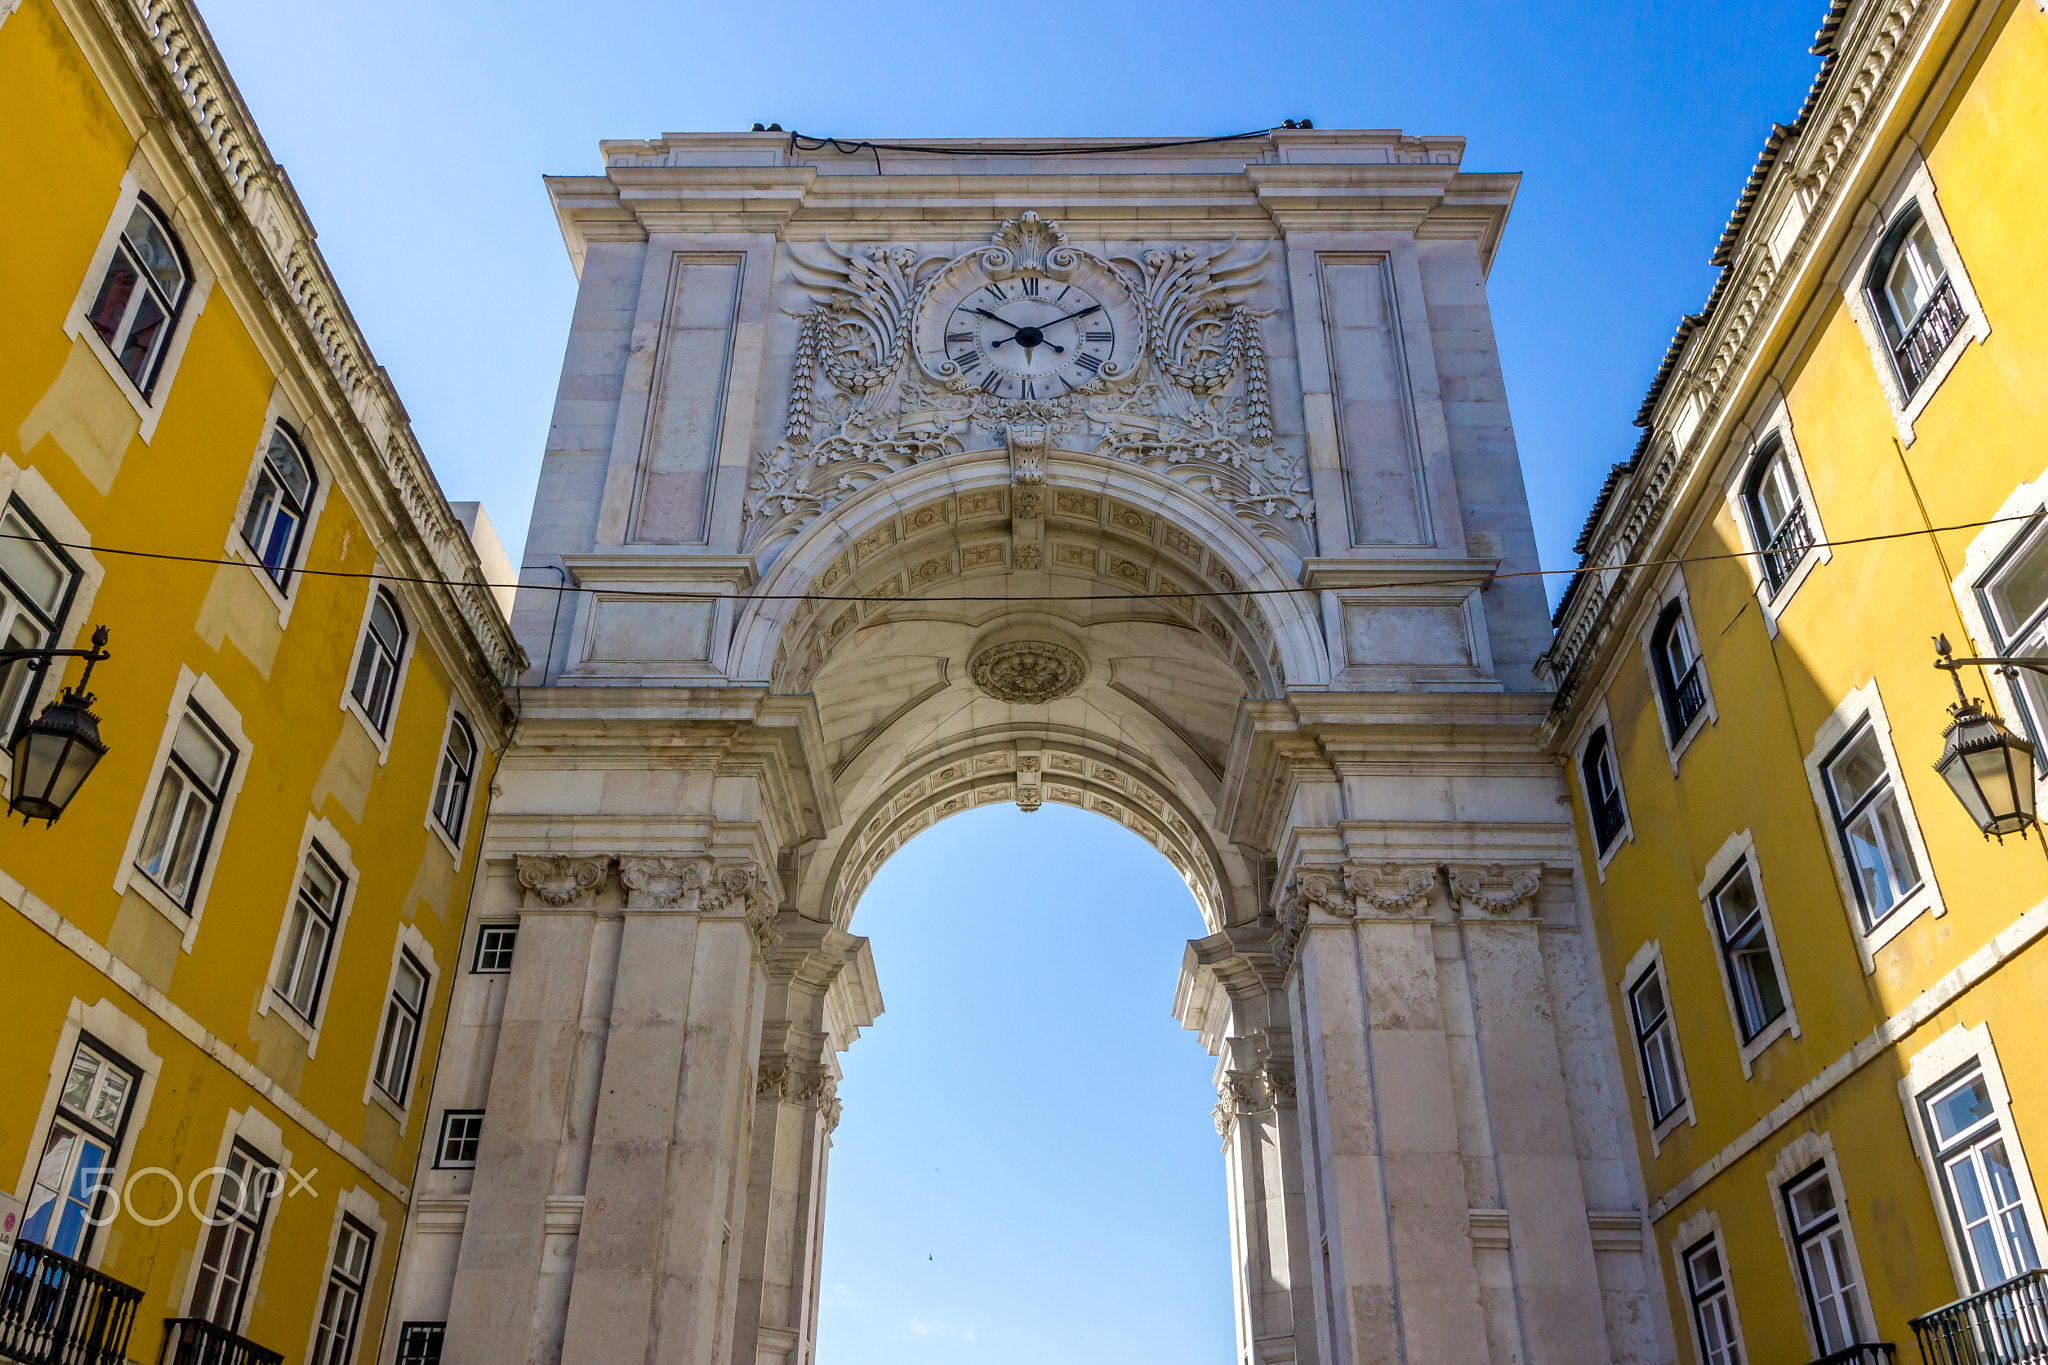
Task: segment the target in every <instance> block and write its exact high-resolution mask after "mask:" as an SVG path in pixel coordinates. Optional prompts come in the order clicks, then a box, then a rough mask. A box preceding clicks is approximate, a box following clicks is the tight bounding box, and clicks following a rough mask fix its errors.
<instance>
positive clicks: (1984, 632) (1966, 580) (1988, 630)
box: [1949, 470, 2048, 809]
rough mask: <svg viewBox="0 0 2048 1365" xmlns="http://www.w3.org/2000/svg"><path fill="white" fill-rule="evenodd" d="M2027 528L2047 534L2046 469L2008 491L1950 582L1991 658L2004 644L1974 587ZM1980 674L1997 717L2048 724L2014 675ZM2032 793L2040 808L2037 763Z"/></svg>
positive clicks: (2043, 789) (1975, 638)
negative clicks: (2024, 696)
mask: <svg viewBox="0 0 2048 1365" xmlns="http://www.w3.org/2000/svg"><path fill="white" fill-rule="evenodd" d="M2029 532H2037V533H2038V534H2041V535H2048V470H2043V471H2042V473H2041V474H2040V476H2039V477H2038V478H2036V479H2034V480H2033V481H2032V482H2031V483H2023V484H2020V485H2019V486H2018V487H2016V488H2014V489H2013V490H2012V492H2011V493H2009V494H2007V495H2006V499H2005V501H2004V502H2003V503H2001V504H2000V505H1999V508H1998V512H1997V515H1996V516H1994V517H1993V518H1992V524H1991V525H1988V526H1986V527H1985V528H1984V529H1983V530H1981V531H1979V532H1978V533H1977V534H1976V535H1975V536H1974V537H1972V538H1971V540H1970V544H1969V548H1968V549H1966V550H1965V551H1964V552H1963V566H1962V571H1961V572H1960V573H1958V574H1957V575H1956V577H1955V580H1954V581H1953V582H1952V583H1950V584H1949V590H1950V592H1951V593H1953V594H1954V596H1955V600H1956V610H1957V611H1958V612H1959V613H1960V614H1961V616H1962V618H1963V627H1964V631H1965V633H1966V634H1967V635H1968V636H1969V639H1970V642H1971V644H1972V646H1973V649H1972V652H1973V653H1975V654H1978V655H1981V656H1985V657H1992V656H1996V655H1998V654H1999V652H2000V651H2001V649H2003V648H2004V646H2003V645H2001V644H2000V643H1999V639H1998V633H1997V632H1996V631H1995V630H1994V629H1993V628H1992V625H1991V622H1990V621H1989V620H1988V619H1987V618H1986V616H1985V612H1984V603H1983V601H1982V600H1981V599H1980V598H1979V597H1978V596H1977V590H1978V587H1979V585H1981V584H1983V583H1984V582H1985V581H1986V580H1987V579H1988V578H1989V577H1990V575H1991V566H1992V565H1993V564H1995V563H1996V562H1997V561H1998V560H1999V559H2000V558H2001V557H2003V556H2004V554H2005V553H2006V551H2007V550H2009V549H2011V548H2013V546H2014V545H2015V543H2016V542H2018V541H2019V540H2020V539H2021V538H2023V537H2025V536H2026V535H2027V534H2028V533H2029ZM1978 679H1979V681H1981V682H1982V683H1983V684H1984V686H1985V688H1986V690H1987V691H1989V692H1990V694H1991V696H1990V700H1991V704H1992V707H1993V709H1994V710H1995V711H1996V713H1997V714H1998V715H1999V716H2000V717H2001V718H2006V719H2011V720H2013V721H2015V722H2018V720H2019V718H2020V717H2021V716H2028V717H2030V718H2031V720H2032V721H2033V728H2034V729H2035V730H2036V731H2037V732H2039V731H2041V730H2042V729H2043V727H2048V715H2042V716H2035V715H2033V714H2032V712H2031V711H2030V710H2029V709H2028V708H2027V707H2026V706H2025V705H2024V704H2023V701H2022V698H2021V695H2020V693H2019V690H2018V689H2017V688H2016V687H2015V686H2014V685H2013V680H2012V679H2010V678H2007V677H2005V676H2004V675H2003V674H2002V673H2000V672H1999V671H1998V670H1997V669H1995V668H1986V669H1981V670H1979V673H1978ZM2034 795H2035V807H2036V809H2040V808H2041V800H2040V798H2041V797H2043V796H2048V782H2044V781H2043V779H2042V776H2041V772H2040V769H2039V767H2038V766H2037V767H2036V768H2035V772H2034Z"/></svg>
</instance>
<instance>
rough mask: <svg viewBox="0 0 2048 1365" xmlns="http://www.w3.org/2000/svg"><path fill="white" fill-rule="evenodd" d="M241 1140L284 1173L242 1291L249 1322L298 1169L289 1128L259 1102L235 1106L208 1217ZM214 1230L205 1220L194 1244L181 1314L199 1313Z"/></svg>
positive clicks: (219, 1152) (205, 1203)
mask: <svg viewBox="0 0 2048 1365" xmlns="http://www.w3.org/2000/svg"><path fill="white" fill-rule="evenodd" d="M236 1142H240V1143H241V1144H242V1145H243V1146H244V1147H247V1148H249V1149H250V1150H251V1151H254V1152H257V1153H260V1154H261V1155H262V1156H263V1158H264V1160H266V1161H268V1162H270V1163H271V1164H272V1165H274V1166H275V1167H276V1168H277V1172H278V1176H279V1182H278V1188H277V1190H276V1191H275V1192H273V1193H272V1195H271V1197H270V1206H269V1208H268V1209H267V1210H266V1211H265V1216H264V1219H263V1225H262V1227H260V1228H259V1229H258V1230H257V1236H256V1247H255V1250H254V1251H253V1252H252V1253H251V1254H250V1257H249V1269H248V1273H247V1276H246V1277H245V1280H244V1285H243V1289H242V1313H241V1317H242V1319H243V1321H244V1322H246V1321H247V1320H248V1312H249V1309H250V1307H251V1305H253V1304H254V1303H255V1301H256V1297H257V1291H258V1290H259V1289H260V1288H261V1287H262V1284H263V1266H264V1262H265V1261H266V1260H268V1259H269V1256H270V1239H271V1235H272V1234H273V1233H275V1232H276V1231H277V1224H278V1221H279V1213H280V1210H281V1208H282V1206H283V1204H284V1201H285V1199H286V1198H287V1195H286V1191H287V1190H288V1189H290V1188H291V1179H290V1177H289V1176H288V1175H287V1174H286V1173H287V1172H289V1171H290V1170H291V1168H292V1153H291V1149H290V1148H289V1147H287V1146H285V1145H284V1130H283V1129H282V1128H280V1127H278V1126H277V1125H276V1124H275V1123H272V1122H271V1121H270V1120H269V1119H267V1118H265V1117H264V1116H263V1115H262V1114H261V1113H260V1112H258V1111H257V1109H256V1108H255V1106H253V1105H252V1106H250V1107H249V1108H248V1109H230V1110H229V1111H228V1116H227V1122H226V1123H225V1124H224V1125H222V1129H221V1135H220V1146H219V1147H218V1148H217V1149H216V1150H215V1152H214V1157H213V1162H212V1166H211V1168H210V1169H212V1170H214V1171H215V1172H216V1174H215V1175H214V1177H213V1179H212V1180H211V1181H210V1182H208V1183H207V1185H206V1186H205V1190H206V1193H205V1194H204V1195H203V1196H202V1198H201V1202H200V1207H201V1208H202V1209H204V1210H205V1211H206V1216H208V1217H211V1216H212V1211H213V1208H214V1205H215V1204H217V1203H218V1202H219V1198H220V1184H221V1181H222V1180H223V1179H224V1178H225V1177H223V1176H222V1175H220V1174H219V1172H221V1171H224V1170H226V1169H227V1164H228V1155H229V1153H231V1152H232V1151H234V1148H235V1143H236ZM210 1231H211V1229H210V1228H208V1227H207V1226H206V1225H205V1224H204V1223H201V1224H200V1226H199V1236H198V1238H197V1240H196V1241H195V1242H194V1243H193V1247H192V1251H191V1264H190V1265H189V1266H187V1267H186V1270H185V1287H184V1289H183V1290H182V1291H181V1292H180V1293H179V1295H178V1312H177V1316H178V1317H181V1318H189V1317H192V1316H194V1314H193V1311H192V1309H193V1303H192V1299H193V1295H194V1294H195V1293H197V1292H198V1289H199V1276H200V1272H201V1270H202V1269H203V1262H204V1260H205V1251H206V1237H207V1234H208V1233H209V1232H210ZM233 1330H234V1331H236V1332H240V1331H241V1330H242V1329H241V1327H240V1326H237V1327H235V1328H234V1329H233Z"/></svg>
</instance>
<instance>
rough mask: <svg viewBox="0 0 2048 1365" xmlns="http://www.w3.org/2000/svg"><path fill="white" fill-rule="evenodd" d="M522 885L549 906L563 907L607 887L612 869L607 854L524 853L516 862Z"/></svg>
mask: <svg viewBox="0 0 2048 1365" xmlns="http://www.w3.org/2000/svg"><path fill="white" fill-rule="evenodd" d="M513 861H514V864H515V865H516V866H517V867H518V869H519V884H520V885H521V886H523V887H525V888H526V889H527V890H528V891H531V892H532V893H533V894H534V895H535V896H537V897H539V898H540V900H541V902H542V903H543V904H546V905H554V906H562V905H567V904H569V903H570V902H571V901H573V900H576V899H578V898H579V897H582V896H585V895H587V894H589V893H590V892H592V891H594V890H596V889H597V888H598V887H600V886H602V885H604V874H605V872H606V870H607V869H608V868H609V867H610V866H611V861H612V860H611V858H610V857H609V856H608V855H606V854H602V853H599V854H595V855H592V856H578V855H575V854H569V853H521V854H519V855H517V856H516V857H515V858H514V860H513Z"/></svg>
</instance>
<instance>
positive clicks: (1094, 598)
mask: <svg viewBox="0 0 2048 1365" xmlns="http://www.w3.org/2000/svg"><path fill="white" fill-rule="evenodd" d="M2040 515H2041V514H2040V513H2039V512H2038V511H2036V512H2022V513H2017V514H2015V515H2013V516H2009V517H1987V518H1986V519H1984V520H1983V521H1959V522H1954V523H1952V524H1950V525H1947V526H1916V527H1914V528H1912V529H1910V530H1905V531H1881V532H1878V533H1876V534H1874V535H1867V536H1848V537H1845V538H1843V539H1841V540H1816V541H1814V542H1813V543H1812V545H1811V547H1810V548H1812V549H1816V550H1818V549H1823V548H1826V549H1840V548H1844V547H1847V546H1851V545H1870V544H1875V543H1878V542H1881V541H1887V540H1905V539H1908V538H1910V537H1912V536H1934V535H1941V534H1944V533H1946V532H1949V531H1974V530H1978V529H1980V528H1982V527H1985V526H1999V525H2003V524H2004V523H2006V522H2012V521H2033V520H2034V519H2035V518H2037V517H2039V516H2040ZM0 539H4V540H29V541H36V542H39V543H41V544H45V545H56V546H59V547H61V548H63V549H67V550H82V551H85V552H86V553H88V554H93V555H122V556H125V557H128V558H132V559H152V560H160V561H163V562H167V563H173V564H201V565H221V564H239V565H241V566H242V567H244V568H250V569H257V570H259V571H262V566H260V565H258V564H256V563H255V562H254V561H252V560H248V559H237V558H227V557H215V556H208V555H181V554H173V553H171V552H169V551H165V550H138V549H134V548H131V547H128V546H119V545H93V544H89V543H86V542H82V541H68V540H53V539H50V538H48V537H44V536H38V535H32V534H23V533H21V532H16V531H0ZM1765 553H1766V551H1763V550H1726V551H1722V552H1721V553H1719V554H1706V555H1682V556H1677V557H1674V558H1671V559H1638V560H1629V561H1626V562H1624V563H1620V564H1596V565H1581V566H1579V567H1577V568H1572V569H1511V570H1509V571H1508V572H1506V573H1463V574H1439V575H1436V576H1433V577H1421V578H1403V579H1400V580H1397V581H1389V582H1384V583H1371V584H1364V585H1361V586H1360V587H1359V588H1357V589H1346V591H1347V592H1348V591H1365V592H1370V591H1373V590H1375V589H1380V588H1438V587H1460V586H1465V585H1471V584H1488V583H1497V582H1500V581H1502V580H1503V579H1514V578H1539V579H1540V578H1550V577H1555V576H1558V575H1563V574H1577V573H1618V572H1621V571H1622V570H1625V569H1661V568H1668V567H1670V566H1672V565H1682V564H1712V563H1718V562H1721V561H1724V560H1730V559H1760V558H1762V557H1763V555H1764V554H1765ZM532 567H535V568H543V567H545V568H551V569H555V570H556V571H557V572H559V573H562V574H563V577H564V579H565V580H566V578H567V573H566V571H565V570H563V569H562V568H561V566H559V565H554V564H549V565H534V566H532ZM292 572H293V574H294V575H300V576H305V577H309V578H341V579H358V580H369V581H373V582H378V583H416V584H420V585H422V586H425V587H436V588H483V589H486V590H490V589H496V588H513V589H520V590H528V589H530V590H531V591H534V592H552V593H555V594H558V595H559V594H561V593H596V592H601V593H603V594H604V595H605V596H606V597H658V598H667V599H674V598H677V597H689V598H690V599H691V600H693V601H703V602H865V601H868V600H869V599H868V598H867V597H866V596H865V595H863V594H857V593H847V594H840V593H819V592H780V593H753V592H734V593H679V592H677V591H675V590H674V589H672V588H611V587H607V588H594V587H584V586H582V585H580V584H579V585H574V586H571V585H569V584H568V583H567V582H566V581H565V582H564V583H563V584H561V585H560V586H554V587H550V586H548V585H547V584H542V583H519V582H512V583H487V582H483V581H482V580H472V579H458V578H428V577H425V576H422V575H416V574H394V573H378V572H376V571H375V570H365V569H314V568H298V569H294V570H292ZM1323 591H1325V589H1323V588H1312V587H1307V586H1293V587H1285V588H1232V589H1230V590H1228V591H1225V590H1223V589H1220V588H1218V589H1189V590H1187V591H1182V592H1093V593H1024V594H1016V593H964V594H955V595H953V596H949V597H917V598H905V599H902V600H904V601H917V602H1016V603H1023V604H1035V603H1043V602H1134V601H1139V602H1142V601H1166V602H1177V601H1183V600H1187V599H1190V598H1209V597H1289V596H1293V595H1295V594H1298V593H1306V594H1315V593H1319V592H1323ZM558 600H559V596H558Z"/></svg>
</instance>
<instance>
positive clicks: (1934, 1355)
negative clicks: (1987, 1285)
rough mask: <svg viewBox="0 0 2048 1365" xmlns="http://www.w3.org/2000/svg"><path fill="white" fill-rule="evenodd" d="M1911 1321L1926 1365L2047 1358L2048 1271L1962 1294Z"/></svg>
mask: <svg viewBox="0 0 2048 1365" xmlns="http://www.w3.org/2000/svg"><path fill="white" fill-rule="evenodd" d="M1911 1326H1912V1328H1913V1335H1914V1337H1916V1338H1917V1339H1918V1340H1919V1342H1920V1358H1921V1359H1922V1360H1923V1361H1925V1362H1926V1365H2034V1362H2048V1270H2030V1271H2028V1272H2027V1273H2026V1274H2024V1275H2022V1276H2020V1277H2019V1278H2018V1279H2013V1280H2007V1281H2006V1282H2005V1283H2004V1284H2001V1285H1998V1286H1997V1287H1995V1288H1992V1289H1987V1290H1985V1291H1984V1292H1983V1293H1981V1294H1972V1295H1970V1297H1969V1298H1967V1299H1958V1300H1956V1301H1955V1302H1954V1303H1952V1304H1949V1305H1948V1306H1947V1307H1945V1308H1937V1309H1935V1310H1934V1311H1933V1312H1932V1313H1929V1314H1927V1315H1926V1316H1924V1317H1918V1318H1914V1319H1913V1321H1912V1323H1911Z"/></svg>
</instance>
